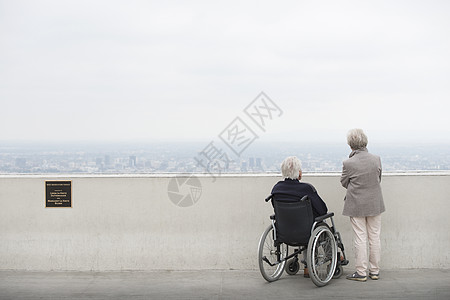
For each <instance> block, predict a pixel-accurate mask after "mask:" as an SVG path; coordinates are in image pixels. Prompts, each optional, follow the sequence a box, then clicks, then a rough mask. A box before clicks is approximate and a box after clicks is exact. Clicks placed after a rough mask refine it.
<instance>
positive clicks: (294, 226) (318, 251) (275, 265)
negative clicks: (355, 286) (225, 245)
mask: <svg viewBox="0 0 450 300" xmlns="http://www.w3.org/2000/svg"><path fill="white" fill-rule="evenodd" d="M281 172H282V175H283V177H284V178H285V180H284V181H280V182H278V183H277V184H276V185H275V186H274V187H273V189H272V193H271V195H270V196H269V197H267V198H266V202H268V201H269V200H272V205H273V207H274V211H275V214H274V215H272V216H270V219H271V221H272V224H271V225H270V226H269V227H268V228H267V229H266V230H265V231H264V233H263V234H262V236H261V239H260V241H259V246H258V264H259V269H260V271H261V274H262V276H263V277H264V279H266V280H267V281H269V282H272V281H275V280H278V279H279V278H280V277H281V275H282V273H283V271H284V270H285V269H286V272H287V273H288V274H290V275H295V274H296V273H297V272H298V271H299V269H300V263H299V258H298V256H299V254H303V259H302V260H301V262H302V263H303V264H304V266H305V275H306V274H307V273H306V271H307V270H309V277H310V278H311V280H312V281H313V282H314V284H315V285H317V286H319V287H320V286H324V285H326V284H328V282H329V281H330V280H331V279H332V278H339V277H340V276H341V275H342V272H343V269H342V266H343V265H346V264H348V261H347V260H346V258H345V252H344V245H343V244H342V241H341V236H340V234H339V232H338V231H337V230H336V229H335V225H334V222H333V216H334V213H327V207H326V205H325V203H324V202H323V201H322V199H321V198H320V196H319V195H318V194H317V191H316V190H315V188H314V187H313V186H312V185H310V184H307V183H301V182H300V181H299V180H300V179H301V176H302V171H301V163H300V161H299V159H298V158H297V157H294V156H290V157H288V158H286V159H285V160H284V161H283V163H282V164H281ZM327 221H328V222H331V225H329V224H328V223H327ZM289 247H292V248H293V249H294V250H293V252H292V253H290V251H289ZM338 248H339V249H341V251H342V254H341V253H340V252H339V251H338ZM305 277H306V276H305Z"/></svg>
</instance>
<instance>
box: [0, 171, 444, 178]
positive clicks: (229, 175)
mask: <svg viewBox="0 0 450 300" xmlns="http://www.w3.org/2000/svg"><path fill="white" fill-rule="evenodd" d="M192 175H193V176H195V177H200V178H209V177H212V175H210V174H208V173H117V174H101V173H98V174H79V173H74V174H64V173H61V174H44V173H42V174H0V179H2V178H5V179H10V178H11V179H13V178H24V179H25V178H174V177H190V176H192ZM340 175H341V173H340V172H317V173H316V172H305V173H303V177H338V176H340ZM385 176H387V177H390V176H450V170H446V171H405V172H383V177H385ZM214 177H216V178H221V177H222V178H234V177H242V178H246V177H281V175H280V174H279V173H275V172H268V173H224V174H220V175H215V176H214Z"/></svg>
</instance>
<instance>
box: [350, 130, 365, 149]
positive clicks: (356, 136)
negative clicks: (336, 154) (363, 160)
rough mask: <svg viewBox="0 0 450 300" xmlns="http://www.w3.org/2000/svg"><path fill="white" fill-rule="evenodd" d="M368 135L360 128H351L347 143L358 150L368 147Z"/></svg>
mask: <svg viewBox="0 0 450 300" xmlns="http://www.w3.org/2000/svg"><path fill="white" fill-rule="evenodd" d="M368 142H369V140H368V139H367V135H365V134H364V131H363V130H362V129H359V128H354V129H350V130H349V131H348V133H347V144H348V145H349V146H350V148H352V150H358V149H362V148H365V147H367V143H368Z"/></svg>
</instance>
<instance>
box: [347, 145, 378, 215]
mask: <svg viewBox="0 0 450 300" xmlns="http://www.w3.org/2000/svg"><path fill="white" fill-rule="evenodd" d="M380 182H381V160H380V157H379V156H376V155H373V154H370V153H369V152H368V151H367V149H366V148H364V149H360V150H355V151H352V153H351V154H350V158H349V159H347V160H345V161H344V164H343V168H342V176H341V184H342V186H343V187H345V188H346V189H347V194H346V196H345V199H344V200H345V202H344V211H343V212H342V214H343V215H344V216H350V217H368V216H377V215H379V214H381V213H382V212H384V211H385V210H386V209H385V207H384V201H383V195H382V193H381V186H380Z"/></svg>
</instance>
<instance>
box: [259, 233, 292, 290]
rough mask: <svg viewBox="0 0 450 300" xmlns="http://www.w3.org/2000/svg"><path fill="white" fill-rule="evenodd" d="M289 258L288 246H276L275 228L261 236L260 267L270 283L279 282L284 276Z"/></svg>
mask: <svg viewBox="0 0 450 300" xmlns="http://www.w3.org/2000/svg"><path fill="white" fill-rule="evenodd" d="M286 256H287V246H286V245H285V244H281V245H278V246H275V241H274V239H273V227H272V225H270V226H269V227H267V229H266V230H265V231H264V233H263V234H262V235H261V239H260V240H259V246H258V265H259V270H260V271H261V275H262V276H263V277H264V279H265V280H267V281H268V282H272V281H275V280H278V279H279V278H280V277H281V274H283V271H284V266H285V264H286V260H283V259H284V258H285V257H286Z"/></svg>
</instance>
